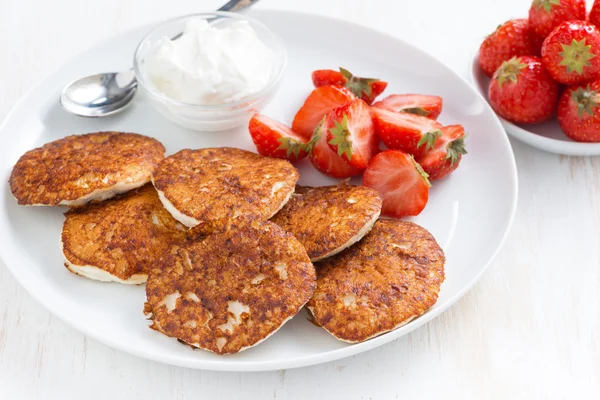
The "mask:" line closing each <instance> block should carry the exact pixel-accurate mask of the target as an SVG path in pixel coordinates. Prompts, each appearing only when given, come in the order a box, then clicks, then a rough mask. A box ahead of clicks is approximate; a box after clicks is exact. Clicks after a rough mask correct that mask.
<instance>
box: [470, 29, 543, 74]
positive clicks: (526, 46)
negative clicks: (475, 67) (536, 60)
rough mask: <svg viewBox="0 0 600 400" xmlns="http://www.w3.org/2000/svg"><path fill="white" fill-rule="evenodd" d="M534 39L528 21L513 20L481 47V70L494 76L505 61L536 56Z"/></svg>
mask: <svg viewBox="0 0 600 400" xmlns="http://www.w3.org/2000/svg"><path fill="white" fill-rule="evenodd" d="M533 38H534V35H532V33H531V31H530V29H529V22H528V21H527V20H526V19H512V20H510V21H507V22H505V23H504V24H502V25H500V26H498V28H496V31H495V32H494V33H492V34H491V35H489V36H488V37H487V38H486V39H485V40H484V41H483V43H481V46H480V47H479V65H480V66H481V69H482V70H483V72H485V73H486V74H487V75H488V76H492V75H493V74H494V72H495V71H496V69H498V67H499V66H500V64H502V62H503V61H506V60H509V59H511V58H512V57H515V56H529V55H533V54H535V52H536V48H535V44H534V41H533V40H532V39H533ZM540 47H541V45H540Z"/></svg>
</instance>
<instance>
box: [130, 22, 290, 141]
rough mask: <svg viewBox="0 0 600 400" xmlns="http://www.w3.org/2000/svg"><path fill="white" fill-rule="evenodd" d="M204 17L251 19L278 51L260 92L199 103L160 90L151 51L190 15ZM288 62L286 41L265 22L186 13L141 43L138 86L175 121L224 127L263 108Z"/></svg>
mask: <svg viewBox="0 0 600 400" xmlns="http://www.w3.org/2000/svg"><path fill="white" fill-rule="evenodd" d="M198 17H199V18H203V19H207V20H211V21H219V20H221V21H222V20H244V21H248V22H249V23H250V25H251V26H252V28H253V29H254V30H255V31H256V33H257V35H258V37H259V38H260V39H261V40H262V41H263V43H265V45H267V46H268V47H269V48H270V49H271V50H273V53H274V55H275V59H274V65H273V69H272V72H271V76H270V78H269V81H268V83H267V84H266V86H265V87H264V88H263V89H262V90H261V91H260V92H257V93H254V94H252V95H249V96H247V97H244V98H242V99H240V100H238V101H235V102H230V103H223V104H211V105H198V104H188V103H183V102H180V101H177V100H173V99H171V98H169V97H168V96H166V95H165V94H164V93H162V92H160V91H158V90H157V89H156V88H155V87H154V86H153V85H152V83H151V82H149V81H148V78H147V77H146V75H145V73H144V71H145V65H144V64H145V62H146V56H147V55H148V52H149V51H150V50H151V49H152V45H153V44H155V43H156V42H157V41H158V40H159V39H160V38H162V37H165V36H166V37H169V38H172V37H175V36H177V35H179V34H180V33H182V32H183V29H184V28H185V25H186V23H187V21H188V20H189V19H190V18H198ZM286 62H287V53H286V50H285V47H284V44H283V41H282V40H281V39H280V38H279V37H278V36H276V35H275V34H274V33H273V32H271V30H270V29H269V28H267V27H266V26H265V25H263V24H262V23H260V22H258V21H256V20H254V19H252V18H248V17H246V16H244V15H241V14H236V13H230V12H211V13H201V14H192V15H186V16H184V17H179V18H176V19H173V20H170V21H167V22H165V23H163V24H162V25H159V26H158V27H156V28H155V29H154V30H152V32H150V33H149V34H148V35H147V36H146V37H145V38H144V39H143V40H142V41H141V42H140V44H139V45H138V47H137V49H136V51H135V56H134V61H133V67H134V70H135V74H136V77H137V80H138V88H139V89H140V90H141V91H142V92H143V93H144V95H146V97H147V98H148V99H149V100H150V102H151V104H152V105H153V106H154V108H155V109H156V110H157V111H159V112H160V113H161V114H162V115H164V116H165V117H167V118H168V119H170V120H171V121H173V122H175V123H177V124H179V125H181V126H183V127H185V128H189V129H193V130H197V131H222V130H226V129H231V128H234V127H237V126H240V125H244V124H246V123H248V120H249V119H250V117H251V116H252V114H254V113H256V112H259V111H260V110H261V109H262V108H263V107H265V106H266V105H267V104H268V102H269V101H270V100H271V99H272V98H273V95H274V94H275V92H276V91H277V88H278V87H279V84H280V83H281V79H282V76H283V72H284V70H285V66H286Z"/></svg>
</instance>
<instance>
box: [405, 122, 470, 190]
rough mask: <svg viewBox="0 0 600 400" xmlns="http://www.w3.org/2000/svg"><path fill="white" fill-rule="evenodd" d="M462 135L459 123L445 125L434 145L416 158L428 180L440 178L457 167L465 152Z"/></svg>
mask: <svg viewBox="0 0 600 400" xmlns="http://www.w3.org/2000/svg"><path fill="white" fill-rule="evenodd" d="M464 137H465V128H463V127H462V126H461V125H450V126H445V127H444V128H443V129H442V136H440V138H439V139H438V140H437V142H436V143H435V147H434V148H433V149H431V150H429V151H428V152H427V153H425V155H424V156H423V157H421V158H419V159H418V160H417V161H418V162H419V164H421V167H423V170H424V171H425V172H427V174H429V179H430V180H432V181H434V180H436V179H442V178H443V177H445V176H447V175H449V174H450V173H451V172H452V171H454V170H455V169H456V168H458V164H459V163H460V160H461V158H462V155H463V154H467V150H466V149H465V141H464Z"/></svg>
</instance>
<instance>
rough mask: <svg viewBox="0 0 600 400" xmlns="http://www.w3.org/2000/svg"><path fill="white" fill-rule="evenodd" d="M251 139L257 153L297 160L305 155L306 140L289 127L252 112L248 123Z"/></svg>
mask: <svg viewBox="0 0 600 400" xmlns="http://www.w3.org/2000/svg"><path fill="white" fill-rule="evenodd" d="M248 130H249V131H250V136H252V141H253V142H254V144H255V145H256V150H258V153H259V154H262V155H263V156H267V157H275V158H284V159H286V160H288V161H298V160H301V159H303V158H304V157H306V156H307V154H308V153H307V152H306V144H307V141H306V140H305V139H304V138H303V137H301V136H299V135H297V134H296V133H294V132H293V131H292V130H291V129H290V128H289V127H287V126H285V125H284V124H282V123H281V122H277V121H275V120H273V119H271V118H269V117H267V116H264V115H261V114H254V116H253V117H252V118H251V119H250V123H249V124H248Z"/></svg>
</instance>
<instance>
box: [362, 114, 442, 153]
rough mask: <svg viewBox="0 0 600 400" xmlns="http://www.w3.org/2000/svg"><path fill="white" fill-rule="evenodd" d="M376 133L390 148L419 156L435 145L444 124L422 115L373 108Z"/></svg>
mask: <svg viewBox="0 0 600 400" xmlns="http://www.w3.org/2000/svg"><path fill="white" fill-rule="evenodd" d="M373 125H374V126H375V133H377V135H378V136H379V138H380V139H381V140H382V141H383V143H385V145H386V146H387V147H388V148H389V149H394V150H402V151H404V152H406V153H409V154H412V155H413V156H415V157H418V156H420V155H422V154H424V153H425V152H426V151H427V150H429V149H432V148H433V147H434V146H435V142H436V140H437V138H438V137H440V135H441V134H442V125H441V124H440V123H439V122H437V121H435V120H433V119H430V118H426V117H422V116H420V115H414V114H408V113H397V112H393V111H389V110H384V109H382V108H375V107H374V108H373Z"/></svg>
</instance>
